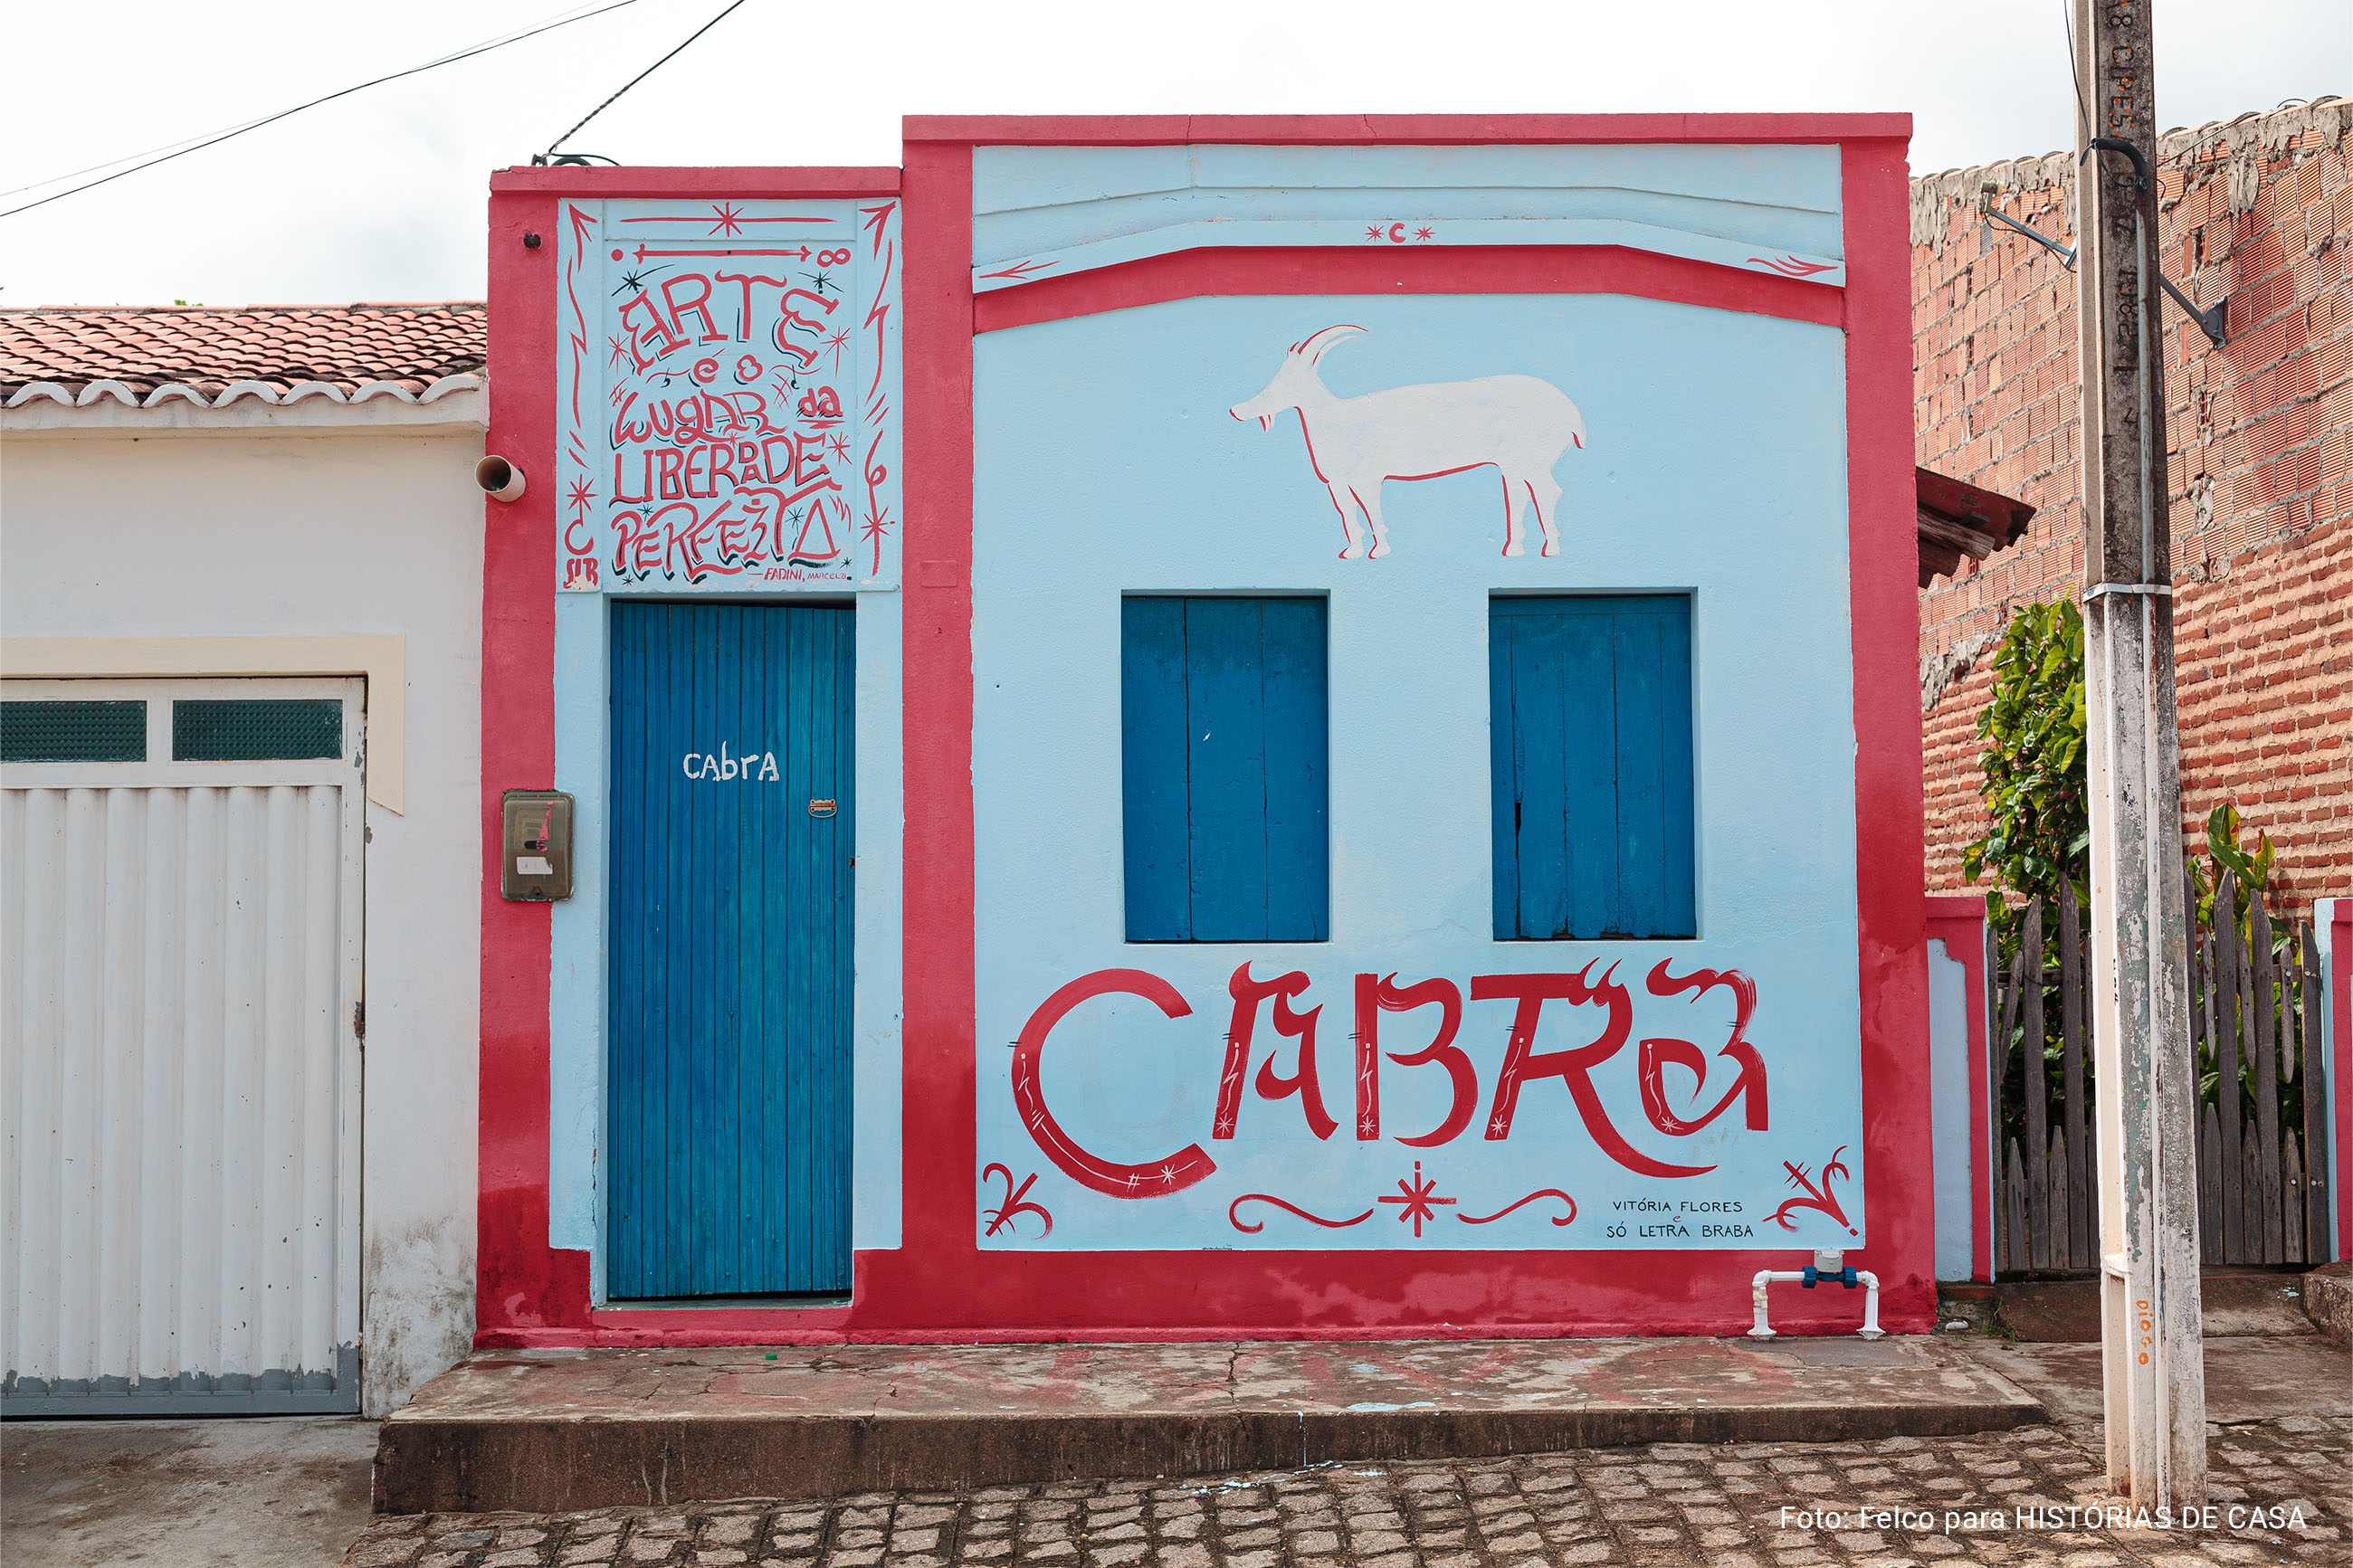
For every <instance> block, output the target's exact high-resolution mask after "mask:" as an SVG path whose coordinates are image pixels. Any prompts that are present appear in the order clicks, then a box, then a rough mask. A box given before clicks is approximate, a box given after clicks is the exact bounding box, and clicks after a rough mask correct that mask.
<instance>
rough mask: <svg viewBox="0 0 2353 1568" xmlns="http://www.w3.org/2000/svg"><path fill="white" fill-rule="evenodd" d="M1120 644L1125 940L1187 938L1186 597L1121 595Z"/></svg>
mask: <svg viewBox="0 0 2353 1568" xmlns="http://www.w3.org/2000/svg"><path fill="white" fill-rule="evenodd" d="M1120 643H1121V659H1120V728H1121V731H1122V733H1121V753H1122V767H1121V780H1122V784H1121V790H1122V795H1123V797H1124V807H1125V816H1126V855H1125V859H1126V870H1127V940H1128V941H1130V942H1184V941H1187V940H1188V939H1189V938H1190V937H1191V936H1192V934H1193V894H1192V878H1193V869H1192V868H1193V860H1192V847H1191V841H1190V832H1189V828H1188V826H1187V800H1188V798H1189V796H1190V795H1191V784H1190V781H1189V780H1188V778H1187V774H1186V763H1185V753H1186V747H1185V739H1186V719H1185V601H1184V600H1182V599H1126V600H1123V601H1122V602H1121V605H1120Z"/></svg>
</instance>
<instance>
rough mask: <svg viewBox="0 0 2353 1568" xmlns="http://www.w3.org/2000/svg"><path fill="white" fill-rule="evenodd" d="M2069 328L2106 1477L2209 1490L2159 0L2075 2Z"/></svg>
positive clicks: (2197, 1498) (2196, 1501) (2172, 1499)
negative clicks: (2076, 104)
mask: <svg viewBox="0 0 2353 1568" xmlns="http://www.w3.org/2000/svg"><path fill="white" fill-rule="evenodd" d="M2152 4H2153V0H2073V6H2074V24H2075V27H2074V38H2075V52H2076V60H2075V68H2076V73H2077V74H2076V84H2077V89H2078V90H2079V92H2080V93H2081V100H2080V101H2081V103H2082V106H2083V108H2084V116H2083V117H2082V119H2079V121H2078V125H2079V130H2078V132H2077V139H2078V145H2077V148H2076V151H2077V153H2079V154H2081V161H2080V162H2079V165H2078V173H2077V178H2076V201H2075V207H2076V233H2077V234H2078V236H2079V237H2080V238H2079V250H2080V254H2081V258H2082V259H2081V263H2080V265H2079V266H2078V267H2077V268H2076V279H2077V286H2078V289H2079V295H2078V300H2077V304H2078V310H2077V317H2076V319H2077V321H2079V322H2080V323H2081V326H2082V333H2083V387H2084V412H2083V434H2084V453H2083V472H2084V698H2085V702H2086V705H2087V710H2088V717H2089V725H2090V737H2089V742H2090V753H2091V755H2090V784H2091V819H2092V993H2093V1025H2092V1042H2093V1053H2094V1061H2095V1063H2096V1070H2097V1073H2098V1079H2099V1089H2100V1094H2099V1194H2100V1253H2101V1263H2102V1271H2103V1279H2102V1287H2103V1288H2102V1291H2101V1298H2100V1324H2101V1338H2102V1341H2103V1344H2104V1350H2105V1354H2104V1358H2103V1372H2104V1378H2103V1381H2104V1384H2105V1394H2106V1403H2107V1451H2108V1484H2109V1485H2110V1486H2112V1487H2114V1488H2115V1489H2116V1490H2118V1491H2121V1492H2128V1493H2129V1494H2130V1496H2131V1498H2132V1500H2133V1501H2134V1503H2135V1504H2136V1505H2137V1506H2140V1507H2145V1508H2147V1509H2150V1510H2156V1509H2158V1508H2160V1507H2169V1508H2172V1509H2176V1510H2179V1509H2181V1508H2184V1507H2190V1506H2199V1505H2202V1504H2203V1503H2204V1502H2205V1500H2206V1367H2205V1361H2204V1353H2205V1346H2204V1341H2203V1331H2204V1321H2203V1313H2202V1311H2201V1309H2200V1303H2199V1299H2198V1159H2197V1142H2196V1128H2197V1114H2196V1108H2197V1064H2196V1063H2195V1062H2194V1061H2193V1060H2192V1059H2191V1056H2190V1047H2189V942H2188V934H2187V918H2188V911H2187V910H2186V908H2185V907H2184V906H2185V890H2184V888H2183V881H2182V859H2181V763H2180V748H2179V736H2178V735H2177V733H2176V731H2175V728H2174V710H2173V567H2172V551H2171V548H2170V546H2171V539H2170V524H2169V522H2168V511H2169V510H2170V508H2169V502H2170V499H2171V492H2170V489H2169V487H2168V482H2167V471H2166V439H2165V352H2164V340H2163V338H2162V336H2161V335H2160V331H2161V327H2162V324H2163V323H2162V319H2161V318H2160V316H2159V314H2158V312H2159V311H2160V310H2162V309H2163V300H2162V299H2161V297H2160V295H2159V293H2158V234H2157V191H2156V189H2155V181H2156V177H2157V174H2156V163H2157V86H2156V80H2155V47H2154V45H2153V43H2152V40H2151V36H2150V27H2149V8H2150V5H2152Z"/></svg>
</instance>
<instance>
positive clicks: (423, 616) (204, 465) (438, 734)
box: [0, 427, 482, 1414]
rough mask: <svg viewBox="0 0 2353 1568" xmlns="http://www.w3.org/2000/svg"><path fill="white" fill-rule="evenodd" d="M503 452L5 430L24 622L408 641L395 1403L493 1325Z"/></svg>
mask: <svg viewBox="0 0 2353 1568" xmlns="http://www.w3.org/2000/svg"><path fill="white" fill-rule="evenodd" d="M481 451H482V443H481V437H480V434H479V433H461V434H447V433H442V434H433V435H422V434H419V435H399V434H379V433H376V432H375V431H349V432H338V431H332V430H316V429H311V430H301V431H270V430H266V429H265V430H259V431H256V430H251V429H248V430H247V431H239V432H167V433H161V434H150V435H141V434H134V433H133V432H132V431H129V430H124V429H121V428H119V427H118V428H114V429H110V430H106V431H104V432H103V433H98V432H90V433H86V434H72V435H67V434H56V433H51V432H47V431H42V432H26V431H22V430H11V431H10V432H9V433H8V434H7V435H6V437H5V446H0V634H4V635H5V636H6V637H10V638H16V637H210V636H232V635H236V636H255V635H260V636H287V635H310V636H325V635H349V634H353V633H398V634H401V635H403V636H405V637H406V639H407V641H406V658H407V692H406V762H405V769H406V789H405V795H406V798H405V801H404V803H403V804H404V807H405V809H404V811H403V812H402V813H401V814H399V815H396V814H394V813H392V812H390V811H387V810H385V809H384V808H383V807H382V806H380V805H376V804H375V803H374V802H371V803H370V804H369V805H368V808H367V824H368V830H369V843H368V846H367V939H366V998H367V1039H366V1055H365V1062H364V1089H363V1106H364V1121H363V1138H364V1143H363V1149H364V1164H363V1168H362V1177H361V1184H362V1207H361V1212H362V1220H361V1228H362V1237H361V1271H362V1310H361V1335H362V1342H361V1362H362V1368H363V1373H362V1397H363V1407H364V1409H365V1410H366V1411H368V1412H369V1413H370V1414H381V1413H383V1412H385V1411H388V1410H390V1409H392V1408H394V1407H395V1406H396V1405H401V1404H403V1403H405V1402H406V1399H407V1398H408V1396H409V1394H411V1393H412V1392H414V1391H415V1389H416V1388H417V1385H418V1384H421V1383H423V1382H424V1381H425V1380H426V1379H427V1378H429V1377H431V1376H433V1375H434V1374H435V1373H438V1372H440V1371H442V1370H443V1369H445V1368H446V1367H448V1366H449V1365H450V1364H451V1363H454V1362H455V1361H456V1360H457V1359H458V1358H459V1356H461V1355H463V1354H464V1353H465V1352H466V1350H467V1348H468V1346H469V1345H470V1342H471V1340H472V1336H473V1331H474V1309H473V1279H474V1204H475V1148H476V1129H477V1122H476V1116H475V1089H476V1066H477V1061H478V1052H477V1043H478V1040H479V1038H480V1032H479V1020H480V1014H479V999H480V951H481V948H480V930H481V921H480V826H479V821H478V804H479V801H480V774H481V744H480V734H481V729H480V691H481V642H482V639H481V603H482V590H481V582H482V502H481V497H480V493H479V492H478V491H477V490H476V489H475V488H474V484H473V466H474V463H475V461H476V460H477V459H478V458H480V456H481ZM224 673H232V672H224ZM372 695H373V694H372Z"/></svg>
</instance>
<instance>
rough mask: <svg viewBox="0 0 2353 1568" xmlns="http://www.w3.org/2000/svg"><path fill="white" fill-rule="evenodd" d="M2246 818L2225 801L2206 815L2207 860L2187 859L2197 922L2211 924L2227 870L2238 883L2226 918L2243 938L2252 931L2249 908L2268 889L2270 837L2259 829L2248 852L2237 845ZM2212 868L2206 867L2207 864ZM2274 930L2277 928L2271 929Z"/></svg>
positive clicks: (2270, 867) (2269, 886)
mask: <svg viewBox="0 0 2353 1568" xmlns="http://www.w3.org/2000/svg"><path fill="white" fill-rule="evenodd" d="M2244 821H2245V818H2243V817H2242V816H2240V815H2239V808H2238V807H2237V806H2235V805H2232V804H2231V803H2230V802H2228V801H2224V802H2223V803H2222V804H2221V805H2218V806H2216V807H2215V808H2214V809H2213V810H2212V811H2211V812H2208V813H2207V814H2206V855H2207V859H2206V860H2203V861H2201V860H2192V861H2190V862H2189V879H2190V881H2191V883H2192V884H2193V885H2195V886H2196V888H2197V889H2198V923H2199V924H2200V925H2212V924H2213V923H2214V900H2215V899H2216V898H2217V897H2218V896H2219V895H2220V893H2221V889H2222V874H2223V873H2224V872H2226V871H2227V872H2229V873H2230V876H2231V879H2232V882H2234V883H2235V884H2237V887H2238V896H2237V897H2236V898H2235V899H2233V900H2232V903H2233V904H2234V905H2235V906H2236V907H2235V908H2234V909H2232V910H2230V911H2229V917H2230V918H2231V919H2232V920H2235V921H2237V922H2238V925H2239V934H2240V935H2241V936H2242V937H2245V936H2249V935H2251V934H2252V921H2250V920H2249V918H2248V916H2249V911H2250V910H2252V909H2253V904H2254V902H2255V900H2258V899H2262V898H2263V896H2264V895H2265V894H2266V893H2268V892H2270V891H2271V882H2272V858H2273V851H2272V836H2271V835H2270V834H2268V833H2263V832H2258V833H2257V834H2256V835H2255V847H2254V849H2253V852H2252V853H2251V852H2249V851H2248V850H2245V849H2242V848H2241V847H2239V828H2240V827H2241V826H2242V824H2243V823H2244ZM2209 862H2211V864H2212V867H2213V869H2212V870H2211V871H2210V870H2208V869H2207V866H2208V863H2209ZM2277 930H2278V927H2276V926H2275V927H2274V931H2277Z"/></svg>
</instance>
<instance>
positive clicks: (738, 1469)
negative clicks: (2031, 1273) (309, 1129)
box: [375, 1338, 2043, 1513]
mask: <svg viewBox="0 0 2353 1568" xmlns="http://www.w3.org/2000/svg"><path fill="white" fill-rule="evenodd" d="M2042 1415H2043V1411H2042V1405H2040V1403H2039V1402H2038V1401H2037V1400H2036V1399H2035V1398H2034V1397H2033V1396H2032V1395H2031V1394H2026V1393H2024V1392H2022V1391H2021V1390H2020V1389H2019V1388H2018V1387H2017V1386H2015V1385H2014V1384H2011V1383H2010V1382H2009V1381H2008V1380H2006V1379H2005V1378H2003V1377H2002V1376H2001V1375H2000V1374H1999V1373H1994V1372H1991V1371H1989V1370H1988V1369H1987V1368H1985V1367H1984V1366H1983V1365H1981V1364H1980V1363H1977V1362H1975V1361H1972V1360H1971V1359H1970V1358H1969V1357H1968V1353H1967V1352H1966V1350H1965V1349H1964V1348H1963V1347H1961V1346H1958V1345H1955V1344H1951V1343H1948V1342H1943V1341H1939V1340H1934V1339H1921V1338H1890V1339H1886V1340H1882V1341H1879V1342H1876V1343H1867V1342H1863V1341H1861V1340H1858V1339H1852V1338H1838V1339H1782V1340H1774V1341H1768V1342H1756V1341H1749V1340H1694V1339H1656V1340H1579V1341H1563V1340H1503V1341H1440V1342H1432V1341H1418V1342H1337V1343H1335V1342H1319V1343H1299V1342H1252V1343H1248V1344H1232V1343H1201V1344H1094V1345H1081V1344H1054V1345H990V1346H895V1345H852V1346H830V1347H823V1348H799V1349H780V1350H776V1351H763V1350H758V1349H749V1350H707V1351H691V1350H612V1351H571V1352H564V1351H542V1352H494V1353H486V1354H483V1355H480V1356H477V1357H475V1358H473V1359H472V1360H470V1361H469V1362H467V1363H465V1364H464V1365H462V1366H460V1367H459V1368H457V1369H456V1370H455V1371H453V1372H450V1373H446V1374H444V1375H443V1376H441V1377H439V1378H437V1379H435V1380H434V1381H433V1382H432V1383H430V1384H427V1385H426V1387H425V1388H424V1389H423V1390H422V1391H421V1392H420V1393H419V1394H417V1398H416V1399H415V1401H413V1402H412V1403H411V1404H410V1405H408V1406H407V1407H406V1408H405V1409H403V1410H401V1411H400V1412H398V1413H397V1414H396V1415H394V1416H393V1417H392V1418H391V1419H390V1420H388V1421H386V1422H385V1426H384V1432H383V1439H382V1444H381V1447H379V1449H378V1452H377V1458H376V1470H375V1507H376V1509H377V1510H378V1511H379V1512H386V1513H422V1512H432V1511H466V1512H480V1511H489V1510H532V1511H551V1510H578V1509H593V1508H608V1507H616V1506H631V1505H634V1506H639V1507H644V1506H660V1505H664V1504H670V1503H678V1502H684V1501H691V1500H710V1499H717V1498H737V1497H776V1498H809V1497H835V1496H840V1495H842V1494H845V1493H849V1492H858V1491H867V1490H875V1489H908V1488H915V1489H971V1488H976V1487H987V1486H1001V1485H1012V1484H1026V1483H1034V1482H1040V1481H1060V1480H1070V1479H1082V1478H1099V1477H1107V1476H1190V1475H1210V1474H1218V1473H1221V1472H1227V1471H1233V1470H1254V1469H1287V1468H1297V1467H1301V1466H1311V1465H1318V1464H1323V1463H1326V1462H1330V1461H1334V1460H1358V1459H1366V1460H1371V1459H1382V1460H1405V1459H1421V1458H1476V1457H1482V1456H1489V1455H1502V1454H1532V1453H1551V1452H1558V1451H1561V1450H1566V1449H1574V1448H1588V1447H1612V1446H1620V1445H1627V1444H1639V1443H1658V1442H1678V1443H1735V1442H1737V1443H1757V1442H1788V1441H1803V1442H1830V1441H1846V1440H1853V1439H1861V1438H1879V1437H1923V1436H1944V1435H1948V1434H1953V1433H1961V1432H1979V1431H2000V1430H2006V1429H2009V1428H2010V1427H2014V1426H2022V1425H2024V1424H2027V1423H2029V1422H2033V1421H2038V1420H2040V1419H2042Z"/></svg>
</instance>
